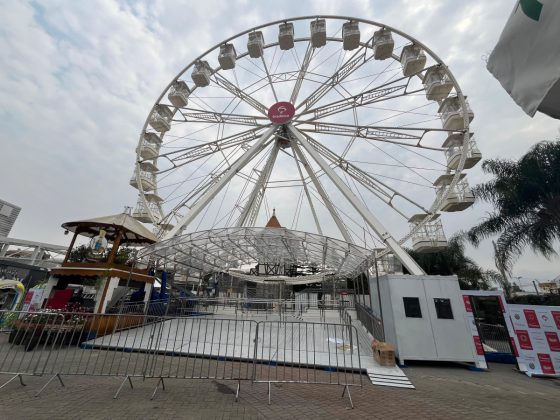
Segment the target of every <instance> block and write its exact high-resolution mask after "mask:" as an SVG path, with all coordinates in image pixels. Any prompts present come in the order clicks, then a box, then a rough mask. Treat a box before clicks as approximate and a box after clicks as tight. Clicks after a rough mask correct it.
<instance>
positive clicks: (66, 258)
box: [62, 228, 80, 264]
mask: <svg viewBox="0 0 560 420" xmlns="http://www.w3.org/2000/svg"><path fill="white" fill-rule="evenodd" d="M79 231H80V230H79V229H78V228H76V231H75V232H74V236H73V237H72V240H71V241H70V246H69V247H68V249H67V250H66V256H65V257H64V261H63V262H62V263H63V264H64V263H65V262H68V258H70V253H71V252H72V248H73V247H74V242H76V238H77V237H78V233H79Z"/></svg>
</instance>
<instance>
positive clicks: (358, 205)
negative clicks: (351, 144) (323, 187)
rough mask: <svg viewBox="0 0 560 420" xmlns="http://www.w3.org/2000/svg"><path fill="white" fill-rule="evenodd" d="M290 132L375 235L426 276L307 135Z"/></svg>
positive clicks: (407, 265) (292, 128) (405, 264)
mask: <svg viewBox="0 0 560 420" xmlns="http://www.w3.org/2000/svg"><path fill="white" fill-rule="evenodd" d="M288 130H289V131H290V132H291V133H292V134H293V135H294V136H295V137H296V138H297V140H298V143H299V144H301V145H302V146H303V148H304V149H305V150H306V151H307V153H309V154H310V155H311V157H312V158H313V160H315V162H317V164H318V165H319V166H320V167H321V169H322V170H323V171H324V172H325V174H326V175H327V177H328V178H329V179H330V180H331V181H332V182H333V183H334V184H335V185H336V187H337V189H338V190H339V191H340V192H341V193H342V194H343V195H344V197H345V198H346V199H347V200H348V202H349V203H350V204H351V205H352V207H354V209H355V210H356V211H357V212H358V213H359V214H360V216H362V217H363V218H364V220H365V221H366V222H367V223H368V224H369V225H370V226H371V228H372V229H373V230H374V231H375V233H376V234H377V235H378V236H379V237H380V238H381V239H382V240H383V242H385V243H386V244H387V246H388V247H389V248H390V249H391V250H392V251H393V252H394V253H395V255H396V256H397V257H398V258H399V259H400V260H401V261H402V263H403V265H404V266H405V267H406V268H407V269H408V270H409V272H410V273H412V274H416V275H422V274H425V273H424V270H422V268H420V266H419V265H418V263H416V261H414V259H413V258H412V257H411V256H410V255H409V254H408V253H407V252H406V251H405V250H404V249H403V248H402V247H401V246H400V244H399V243H398V242H397V241H396V240H395V238H393V236H392V235H391V234H390V233H389V231H388V230H387V229H386V228H385V226H383V224H382V223H381V221H380V220H379V219H378V218H377V217H375V216H374V215H373V214H372V213H371V212H370V211H369V210H368V208H367V207H366V206H365V205H364V203H362V202H361V200H359V199H358V197H356V195H355V194H354V193H353V192H352V190H351V189H350V188H349V187H348V186H347V185H346V183H345V182H344V181H343V180H342V179H341V178H340V177H339V176H338V175H337V174H336V173H335V171H334V170H333V169H332V168H331V167H330V166H329V164H328V163H327V162H326V161H325V160H324V159H323V158H322V157H321V155H320V154H319V153H318V152H317V151H316V150H315V149H314V148H313V147H312V146H311V145H310V144H309V142H308V141H307V139H306V137H305V135H304V134H303V133H301V132H300V131H299V130H298V129H297V128H295V127H294V126H293V125H291V124H289V125H288Z"/></svg>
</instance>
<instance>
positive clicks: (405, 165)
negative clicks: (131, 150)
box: [130, 16, 481, 272]
mask: <svg viewBox="0 0 560 420" xmlns="http://www.w3.org/2000/svg"><path fill="white" fill-rule="evenodd" d="M473 117H474V114H473V113H472V111H471V110H470V108H469V105H468V103H467V101H466V98H465V96H464V94H463V93H462V91H461V89H460V87H459V85H458V83H457V81H456V79H455V77H454V76H453V74H452V73H451V72H450V70H449V69H448V67H447V66H446V65H445V64H444V63H443V61H442V60H441V59H440V58H439V57H437V56H436V55H435V54H434V53H433V52H432V51H431V50H430V49H429V48H428V47H426V46H425V45H424V44H422V43H421V42H419V41H418V40H416V39H414V38H413V37H411V36H409V35H407V34H406V33H404V32H402V31H400V30H397V29H394V28H391V27H389V26H387V25H384V24H382V23H377V22H372V21H368V20H364V19H357V18H350V17H344V16H306V17H297V18H293V19H286V20H281V21H276V22H271V23H267V24H264V25H260V26H256V27H254V28H251V29H248V30H246V31H243V32H241V33H239V34H237V35H235V36H233V37H231V38H228V39H226V40H224V41H223V42H220V43H219V44H216V45H215V46H214V47H212V48H210V49H209V50H208V51H206V52H205V53H203V54H202V55H200V56H199V57H198V58H196V59H195V60H193V61H192V62H191V63H190V64H189V65H188V66H186V67H185V68H184V69H183V70H182V71H181V72H180V73H179V74H178V75H177V76H176V77H174V78H173V80H171V82H170V83H169V85H168V86H167V87H166V88H165V89H164V90H163V92H162V93H161V95H160V96H159V98H158V99H157V101H156V103H155V104H154V106H153V108H152V110H151V112H150V113H149V115H148V117H147V119H146V122H145V124H144V126H143V128H142V131H141V134H140V139H139V143H138V147H137V149H136V153H137V163H136V166H135V170H134V174H133V176H132V179H131V181H130V184H131V185H132V186H133V187H135V188H137V189H138V192H139V194H138V202H137V205H136V207H135V209H134V212H133V216H134V217H135V218H136V219H137V220H139V221H141V222H144V223H149V224H152V225H153V226H154V229H155V230H156V232H157V233H158V235H159V236H160V237H162V238H171V237H173V236H176V235H179V234H182V233H189V232H197V231H203V230H209V229H213V228H216V227H236V226H237V227H243V226H247V227H252V226H264V225H265V223H266V221H267V220H268V218H269V217H270V216H271V214H272V212H273V209H274V208H275V209H276V215H277V216H278V218H279V219H280V221H281V223H282V226H284V227H287V228H291V229H294V230H303V231H309V232H315V233H318V234H320V235H325V236H331V237H337V238H340V239H343V240H344V241H346V242H349V243H354V244H359V245H361V246H363V247H366V248H368V249H376V250H378V251H379V255H380V256H382V255H384V254H386V253H389V252H392V253H393V254H394V255H395V256H396V257H397V258H398V259H400V260H401V262H403V264H404V265H405V266H406V267H407V268H409V270H410V271H411V272H413V271H415V269H414V264H413V263H412V262H411V258H410V257H409V256H408V254H407V253H406V252H405V251H404V250H403V246H411V247H412V248H413V249H415V250H417V251H420V252H423V251H428V252H430V251H434V250H437V249H439V248H441V247H443V246H445V245H446V238H445V235H444V233H443V227H442V223H441V220H440V219H439V215H440V213H441V212H454V211H460V210H463V209H465V208H467V207H469V206H470V205H472V203H473V202H474V197H473V195H472V192H471V190H470V188H469V186H468V184H467V181H466V180H465V173H464V170H465V169H468V168H471V167H472V166H474V165H475V164H476V163H477V162H478V161H479V160H480V159H481V155H480V152H479V150H478V149H477V147H476V143H475V140H474V137H473V133H472V131H471V130H470V127H469V124H470V122H471V121H472V119H473Z"/></svg>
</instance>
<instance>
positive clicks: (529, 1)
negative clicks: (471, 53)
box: [487, 0, 560, 119]
mask: <svg viewBox="0 0 560 420" xmlns="http://www.w3.org/2000/svg"><path fill="white" fill-rule="evenodd" d="M487 68H488V70H489V71H490V73H492V74H493V75H494V77H495V78H496V79H498V80H499V82H500V83H501V84H502V86H503V87H504V89H505V90H506V91H507V92H508V93H509V94H510V96H511V97H512V98H513V100H514V101H515V102H517V104H518V105H519V106H520V107H521V108H523V110H524V111H525V112H526V113H527V114H529V115H530V116H534V115H535V113H536V112H537V111H541V112H543V113H545V114H548V115H550V116H551V117H553V118H558V119H560V0H520V1H518V2H517V5H516V6H515V8H514V10H513V13H512V14H511V16H510V17H509V20H508V22H507V24H506V26H505V28H504V30H503V32H502V34H501V35H500V39H499V40H498V43H497V44H496V47H495V48H494V51H492V54H490V58H489V59H488V65H487Z"/></svg>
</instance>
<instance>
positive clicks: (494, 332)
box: [478, 322, 512, 354]
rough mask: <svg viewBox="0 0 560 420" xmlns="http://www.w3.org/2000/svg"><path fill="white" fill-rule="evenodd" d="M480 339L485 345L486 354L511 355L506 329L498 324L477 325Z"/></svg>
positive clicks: (480, 323)
mask: <svg viewBox="0 0 560 420" xmlns="http://www.w3.org/2000/svg"><path fill="white" fill-rule="evenodd" d="M478 329H479V332H480V336H481V337H480V338H481V340H482V342H483V343H484V344H485V345H486V348H485V351H486V352H496V353H509V354H511V353H512V351H511V343H510V337H509V333H508V330H507V328H506V327H504V326H503V325H500V324H486V323H483V322H479V323H478Z"/></svg>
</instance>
